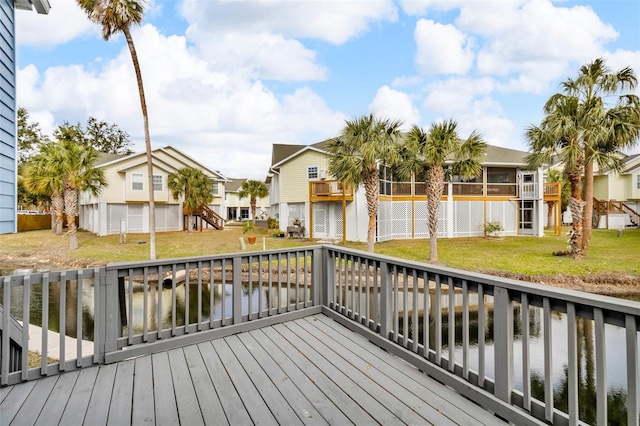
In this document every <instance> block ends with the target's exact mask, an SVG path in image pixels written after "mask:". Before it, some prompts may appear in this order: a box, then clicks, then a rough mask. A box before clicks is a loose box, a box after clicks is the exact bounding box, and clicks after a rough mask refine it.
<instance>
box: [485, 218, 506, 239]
mask: <svg viewBox="0 0 640 426" xmlns="http://www.w3.org/2000/svg"><path fill="white" fill-rule="evenodd" d="M502 231H504V228H503V227H502V224H501V223H500V221H498V220H492V221H490V222H487V223H485V224H484V233H485V235H487V236H489V237H498V236H500V232H502Z"/></svg>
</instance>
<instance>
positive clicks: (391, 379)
mask: <svg viewBox="0 0 640 426" xmlns="http://www.w3.org/2000/svg"><path fill="white" fill-rule="evenodd" d="M314 320H315V321H314ZM317 322H319V321H318V320H317V318H311V319H310V321H304V320H300V321H298V322H297V323H296V325H298V326H300V327H301V328H302V329H303V330H305V331H307V332H308V333H309V334H310V336H313V337H315V338H316V339H318V341H319V342H322V343H324V344H325V345H327V347H329V348H331V347H333V348H335V349H334V350H335V352H337V356H336V357H335V358H338V357H342V358H343V359H344V360H345V361H347V362H348V363H349V364H350V365H351V366H353V367H355V368H356V369H357V370H358V371H360V372H362V373H363V374H365V375H366V376H367V377H368V378H370V379H371V380H373V381H374V382H375V383H376V384H377V385H379V386H381V387H382V388H383V389H385V390H386V391H388V392H389V393H390V394H391V395H393V398H397V399H398V400H400V401H401V402H399V403H396V402H392V404H390V406H392V407H394V413H396V412H400V413H405V412H409V411H410V410H411V411H414V412H415V413H417V414H418V415H420V416H421V417H422V418H423V419H424V420H426V421H428V422H430V423H434V424H438V425H445V424H449V425H454V424H455V423H454V422H453V421H451V420H450V419H449V418H447V417H445V416H443V413H442V412H441V411H440V410H439V409H438V408H437V407H434V406H432V405H430V404H429V403H428V402H427V401H426V400H424V399H421V398H420V397H419V396H418V395H422V394H425V393H426V394H431V393H432V392H431V391H430V390H429V389H427V388H425V387H424V386H415V387H414V388H413V389H407V388H406V387H405V386H403V385H404V381H403V380H398V378H397V376H398V372H397V371H395V370H393V369H392V368H391V367H390V366H389V365H388V364H386V363H376V362H375V361H376V360H375V357H374V356H373V355H372V354H371V353H370V352H368V351H366V350H365V349H363V348H362V347H360V346H359V345H356V344H348V345H345V343H350V342H345V341H340V340H339V339H332V338H331V337H330V336H329V335H327V334H325V332H324V331H322V330H320V329H319V328H317V327H316V326H315V323H317ZM331 331H332V334H337V332H336V331H333V330H331ZM345 349H346V350H345ZM338 354H339V355H338ZM388 362H389V363H395V362H396V360H395V359H390V360H388ZM385 370H386V371H385ZM414 383H415V382H414ZM364 388H365V389H369V385H366V386H364ZM430 396H432V395H430ZM393 398H392V399H391V400H392V401H394V399H393ZM380 402H381V403H382V401H380ZM401 416H402V414H400V415H399V416H398V417H400V418H402V417H401ZM402 420H403V421H407V422H408V423H412V424H417V423H424V421H417V422H416V421H414V420H405V419H402Z"/></svg>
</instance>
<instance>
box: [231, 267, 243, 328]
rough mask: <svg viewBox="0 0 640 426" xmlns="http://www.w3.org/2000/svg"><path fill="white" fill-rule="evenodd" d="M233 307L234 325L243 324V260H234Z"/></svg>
mask: <svg viewBox="0 0 640 426" xmlns="http://www.w3.org/2000/svg"><path fill="white" fill-rule="evenodd" d="M231 297H232V306H233V312H232V313H231V315H232V316H233V324H234V325H236V324H240V323H242V258H241V257H234V258H233V292H232V294H231Z"/></svg>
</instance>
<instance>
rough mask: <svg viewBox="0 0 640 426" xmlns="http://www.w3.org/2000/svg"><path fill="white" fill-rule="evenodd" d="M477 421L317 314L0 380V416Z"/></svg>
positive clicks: (93, 420)
mask: <svg viewBox="0 0 640 426" xmlns="http://www.w3.org/2000/svg"><path fill="white" fill-rule="evenodd" d="M12 423H13V424H16V425H17V424H20V425H21V424H34V423H35V424H37V423H41V424H56V423H59V424H61V425H77V424H87V425H104V424H117V425H121V424H123V425H124V424H163V425H165V424H183V425H195V424H207V425H210V424H211V425H219V424H223V425H228V424H233V425H235V424H266V425H270V424H287V425H289V424H301V423H304V424H308V425H311V424H322V425H326V424H374V423H385V424H437V425H441V424H462V425H472V424H474V425H475V424H486V425H494V424H497V423H500V420H499V419H497V418H496V417H493V416H492V415H491V414H490V413H489V412H487V411H485V410H483V409H482V408H481V407H478V406H477V405H475V404H473V403H472V402H470V401H468V400H466V399H465V398H464V397H462V396H460V395H459V394H457V393H455V392H454V391H453V390H451V389H449V388H447V387H446V386H444V385H442V384H440V383H438V382H436V381H435V380H433V379H431V378H429V377H427V376H425V375H423V374H422V373H420V372H419V371H418V370H417V369H416V368H415V367H413V366H411V365H410V364H408V363H407V362H405V361H403V360H401V359H400V358H397V357H395V356H394V355H392V354H390V353H387V352H385V351H383V350H381V349H379V348H378V347H376V346H374V345H372V344H371V343H370V342H368V341H367V340H366V339H365V338H363V337H362V336H360V335H358V334H356V333H353V332H351V331H349V330H348V329H346V328H344V327H342V326H341V325H339V324H338V323H337V322H335V321H333V320H331V319H329V318H327V317H326V316H324V315H321V314H318V315H313V316H310V317H306V318H301V319H298V320H295V321H289V322H285V323H282V324H277V325H272V326H266V327H263V328H260V329H257V330H253V331H250V332H246V333H240V334H237V335H231V336H227V337H224V338H220V339H217V340H212V341H206V342H202V343H199V344H197V345H191V346H186V347H184V348H178V349H172V350H170V351H168V352H160V353H157V354H153V355H146V356H141V357H138V358H136V359H133V360H127V361H123V362H119V363H115V364H109V365H101V366H98V367H94V368H86V369H82V370H75V371H72V372H65V373H62V374H60V375H58V376H53V377H46V378H43V379H40V380H35V381H30V382H26V383H21V384H17V385H13V386H8V387H6V388H2V389H0V424H2V425H5V424H7V425H9V424H12Z"/></svg>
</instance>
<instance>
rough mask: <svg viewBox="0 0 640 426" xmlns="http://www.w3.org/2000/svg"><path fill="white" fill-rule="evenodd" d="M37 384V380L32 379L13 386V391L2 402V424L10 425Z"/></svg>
mask: <svg viewBox="0 0 640 426" xmlns="http://www.w3.org/2000/svg"><path fill="white" fill-rule="evenodd" d="M35 385H36V382H35V381H31V382H26V383H22V384H20V385H15V386H13V389H12V390H11V392H9V394H8V395H7V396H6V397H5V398H4V400H3V401H2V403H1V404H0V424H3V425H8V424H9V423H11V421H12V420H13V418H14V417H15V415H16V413H17V412H18V410H20V407H22V404H23V403H24V401H25V399H27V397H28V396H29V393H31V390H33V388H34V387H35Z"/></svg>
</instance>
